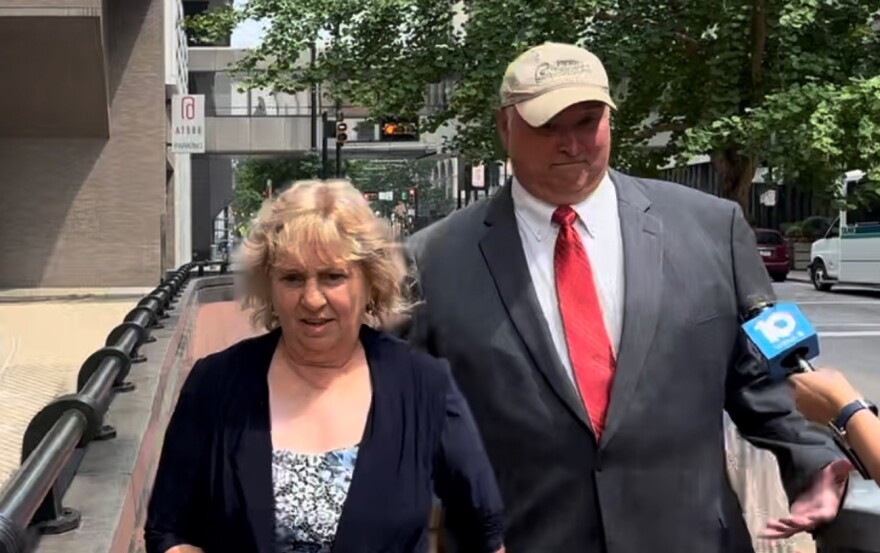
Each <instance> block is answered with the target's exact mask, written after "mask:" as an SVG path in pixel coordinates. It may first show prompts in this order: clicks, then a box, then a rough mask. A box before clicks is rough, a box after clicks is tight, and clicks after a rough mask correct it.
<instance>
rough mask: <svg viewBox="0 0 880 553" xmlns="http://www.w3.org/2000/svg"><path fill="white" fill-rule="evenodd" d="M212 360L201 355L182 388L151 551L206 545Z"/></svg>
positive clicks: (166, 446) (161, 474) (149, 539)
mask: <svg viewBox="0 0 880 553" xmlns="http://www.w3.org/2000/svg"><path fill="white" fill-rule="evenodd" d="M205 372H206V365H205V363H204V362H203V361H202V360H199V361H197V362H196V363H195V365H193V368H192V370H191V371H190V374H189V375H188V376H187V378H186V381H185V382H184V384H183V387H182V389H181V391H180V397H179V398H178V400H177V405H176V406H175V408H174V413H173V414H172V415H171V420H170V421H169V423H168V428H167V430H166V432H165V440H164V443H163V446H162V454H161V457H160V460H159V466H158V468H157V470H156V478H155V482H154V484H153V491H152V495H151V496H150V502H149V506H148V508H147V520H146V524H145V528H144V539H145V541H146V550H147V553H165V552H166V551H168V550H169V549H171V548H172V547H174V546H176V545H183V544H188V545H194V546H201V544H203V543H204V531H205V528H203V526H202V523H201V520H202V518H201V514H202V512H203V505H204V502H205V496H206V490H207V486H206V485H205V477H206V474H207V473H206V472H205V463H204V460H205V459H206V458H207V447H208V443H207V441H208V438H207V437H208V435H209V431H210V428H209V418H210V411H209V408H210V402H209V401H206V400H205V399H204V398H206V397H209V396H210V394H209V393H206V392H207V391H206V390H205V387H206V386H207V385H208V382H209V380H208V379H207V378H205V377H204V373H205Z"/></svg>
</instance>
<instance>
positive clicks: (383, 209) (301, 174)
mask: <svg viewBox="0 0 880 553" xmlns="http://www.w3.org/2000/svg"><path fill="white" fill-rule="evenodd" d="M435 165H436V164H435V163H434V162H433V161H429V160H416V161H404V160H391V161H368V160H343V164H342V167H341V169H342V172H343V174H342V175H341V176H342V178H346V179H349V180H350V181H351V182H352V184H353V185H354V186H355V187H357V188H358V190H360V191H361V192H364V193H365V194H377V193H378V192H392V193H393V200H391V201H388V200H379V199H378V198H376V199H374V200H373V201H372V205H373V207H374V209H375V210H376V211H378V212H379V214H380V215H381V216H383V217H386V218H389V219H390V218H391V216H392V213H393V212H394V211H395V210H396V209H398V206H400V205H403V207H404V209H405V210H408V209H409V208H414V209H417V212H418V215H420V216H422V215H423V216H428V217H433V218H438V217H443V216H445V215H447V214H448V213H449V212H450V211H452V210H453V209H454V208H455V201H454V200H453V199H450V198H447V197H446V193H445V191H444V190H443V189H442V188H440V187H437V186H435V183H434V181H433V178H432V170H433V168H434V167H435ZM334 170H335V161H334V160H329V161H328V164H327V167H326V168H325V172H324V173H322V171H321V160H320V158H319V157H318V156H317V155H314V154H309V155H307V156H305V157H300V158H283V157H282V158H249V159H245V160H242V161H240V162H238V163H237V164H236V168H235V187H234V189H233V191H234V194H233V203H232V211H233V214H234V215H235V216H236V219H237V221H238V222H239V227H238V230H239V232H241V233H244V232H246V230H247V227H248V225H249V223H250V220H251V219H252V217H253V216H254V215H255V214H256V212H257V211H258V210H259V209H260V207H261V206H262V204H263V202H264V201H265V200H266V198H267V193H268V187H267V182H268V181H271V182H272V192H273V194H278V193H280V192H282V191H284V190H285V189H287V188H288V187H289V186H290V185H291V184H292V183H293V182H295V181H298V180H304V179H314V178H321V175H322V174H326V175H328V178H329V176H332V175H333V171H334ZM413 189H415V191H416V194H415V197H414V196H413V195H411V194H410V191H411V190H413ZM416 198H417V199H416Z"/></svg>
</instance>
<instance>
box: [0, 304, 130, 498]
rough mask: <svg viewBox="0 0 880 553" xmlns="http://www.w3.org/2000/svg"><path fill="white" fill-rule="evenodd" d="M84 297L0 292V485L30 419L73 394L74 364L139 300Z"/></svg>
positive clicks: (99, 343) (15, 463)
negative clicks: (61, 396) (51, 403)
mask: <svg viewBox="0 0 880 553" xmlns="http://www.w3.org/2000/svg"><path fill="white" fill-rule="evenodd" d="M124 293H125V294H130V291H128V290H126V291H124ZM67 297H71V295H70V294H67ZM90 297H91V298H92V299H78V300H71V299H67V300H58V299H56V298H57V296H53V295H50V294H47V293H46V292H45V291H43V292H42V293H41V294H39V295H37V294H32V295H31V296H30V298H28V297H27V296H26V295H25V294H22V293H17V294H9V293H8V291H2V292H0V485H2V484H3V483H4V482H5V481H6V480H7V479H8V478H9V476H10V474H11V473H12V472H14V471H15V470H16V469H17V468H18V467H19V465H20V462H19V461H20V456H21V441H22V437H23V436H24V432H25V429H26V428H27V425H28V423H29V422H30V420H31V418H32V417H33V416H34V415H35V414H36V413H37V412H38V411H39V410H40V409H42V408H43V407H44V406H45V405H46V404H47V403H49V402H50V401H52V400H53V399H54V398H55V397H57V396H60V395H63V394H66V393H71V392H74V391H75V390H76V376H77V373H78V372H79V368H80V365H82V363H83V362H84V361H85V360H86V358H87V357H88V356H89V355H91V354H92V353H93V352H94V351H95V350H97V349H99V348H101V347H102V346H103V345H104V340H105V339H106V338H107V335H108V334H109V333H110V331H111V330H112V329H113V327H115V326H116V325H118V324H120V323H121V322H122V319H123V317H125V314H126V313H128V312H129V311H130V310H131V309H133V308H134V306H135V305H136V304H137V301H138V298H139V297H140V296H137V297H131V298H130V299H108V298H111V297H112V294H110V293H109V292H105V294H104V299H101V298H100V297H98V296H95V295H92V296H90ZM8 298H14V300H13V301H7V300H8Z"/></svg>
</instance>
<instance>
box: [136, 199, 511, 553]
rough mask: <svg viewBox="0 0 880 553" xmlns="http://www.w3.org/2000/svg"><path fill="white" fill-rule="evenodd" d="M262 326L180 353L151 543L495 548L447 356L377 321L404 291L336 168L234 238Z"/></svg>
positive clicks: (156, 546)
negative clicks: (183, 374)
mask: <svg viewBox="0 0 880 553" xmlns="http://www.w3.org/2000/svg"><path fill="white" fill-rule="evenodd" d="M243 253H244V271H245V275H246V289H247V298H246V305H247V306H249V307H251V308H252V309H253V313H254V317H255V319H256V320H257V321H258V322H259V323H260V324H262V325H263V326H265V327H266V328H267V329H268V332H267V333H266V334H263V335H261V336H258V337H256V338H250V339H247V340H243V341H241V342H239V343H237V344H235V345H233V346H232V347H230V348H228V349H227V350H225V351H222V352H219V353H216V354H213V355H210V356H207V357H205V358H203V359H200V360H199V361H197V362H196V364H195V366H194V367H193V369H192V372H191V373H190V375H189V376H188V378H187V380H186V383H185V384H184V386H183V390H182V391H181V394H180V399H179V401H178V404H177V406H176V409H175V412H174V414H173V416H172V419H171V421H170V423H169V426H168V431H167V434H166V437H165V445H164V448H163V451H162V457H161V460H160V464H159V468H158V471H157V475H156V483H155V485H154V489H153V495H152V498H151V500H150V505H149V512H148V520H147V524H146V530H145V535H146V542H147V551H148V552H149V553H195V552H203V553H221V552H230V553H231V552H236V553H239V552H245V551H247V552H258V553H329V552H331V551H332V552H333V553H346V552H357V553H371V552H376V553H378V552H387V553H392V552H398V553H409V552H414V553H415V552H418V553H422V552H425V551H427V544H428V523H429V515H430V511H431V507H432V502H433V495H434V494H436V496H437V497H438V498H439V499H440V500H441V501H442V502H443V503H444V506H445V510H446V518H447V525H448V527H449V528H450V530H451V532H452V536H453V537H454V539H455V542H456V543H458V544H459V545H460V547H461V548H462V550H463V551H468V552H470V553H495V552H497V551H501V550H502V512H501V511H502V505H501V499H500V495H499V492H498V489H497V487H496V483H495V479H494V476H493V474H492V469H491V467H490V464H489V461H488V459H487V456H486V453H485V451H484V449H483V445H482V442H481V439H480V437H479V434H478V431H477V428H476V426H475V424H474V422H473V419H472V416H471V413H470V410H469V409H468V406H467V404H466V403H465V400H464V399H463V397H462V395H461V393H460V392H459V390H458V388H457V386H456V384H455V382H454V381H453V379H452V376H451V374H450V371H449V368H448V366H447V364H446V363H445V362H443V361H440V360H438V359H435V358H433V357H430V356H428V355H426V354H424V353H421V352H418V351H416V350H414V349H412V348H411V347H410V346H409V345H408V344H406V343H405V342H402V341H400V340H398V339H396V338H394V337H392V336H390V335H388V334H385V333H383V332H381V331H379V330H376V328H378V327H379V326H380V325H381V324H382V323H383V322H384V321H387V320H389V319H392V318H394V317H395V316H396V315H397V314H398V313H400V312H401V311H402V310H403V309H405V308H406V305H405V301H404V298H403V293H402V288H401V287H402V281H403V279H404V277H405V271H406V269H405V265H404V263H403V259H402V255H401V253H400V250H399V246H398V245H397V244H395V243H394V241H393V240H392V239H391V236H390V230H389V229H388V227H387V225H385V224H384V222H383V221H382V220H381V219H379V218H378V217H376V216H375V215H374V214H373V213H372V211H371V209H370V206H369V204H368V203H367V201H366V200H365V199H364V197H363V195H362V194H360V193H359V192H358V191H357V190H356V189H355V188H354V187H353V186H352V185H351V184H350V183H348V182H346V181H328V182H319V181H308V182H300V183H296V184H295V185H294V186H292V187H291V188H290V189H288V190H287V191H285V192H283V193H282V194H281V195H280V196H279V197H278V198H277V199H275V200H274V201H272V202H267V205H265V206H264V208H263V209H262V210H261V212H260V213H259V215H258V216H257V218H256V221H255V222H254V225H253V228H252V230H251V232H250V235H249V236H248V238H247V240H246V242H245V244H244V250H243Z"/></svg>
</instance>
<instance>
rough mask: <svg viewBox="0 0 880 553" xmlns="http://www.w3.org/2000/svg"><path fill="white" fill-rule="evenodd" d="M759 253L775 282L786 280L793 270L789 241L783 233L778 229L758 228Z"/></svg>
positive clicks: (756, 234)
mask: <svg viewBox="0 0 880 553" xmlns="http://www.w3.org/2000/svg"><path fill="white" fill-rule="evenodd" d="M755 238H756V239H757V241H758V253H760V254H761V259H763V260H764V267H765V268H766V269H767V273H768V274H769V275H770V278H772V279H773V280H774V281H775V282H784V281H785V279H786V278H788V272H789V271H790V270H791V256H790V255H789V251H788V243H787V242H786V241H785V237H783V236H782V233H781V232H779V231H776V230H771V229H763V228H757V229H755Z"/></svg>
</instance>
